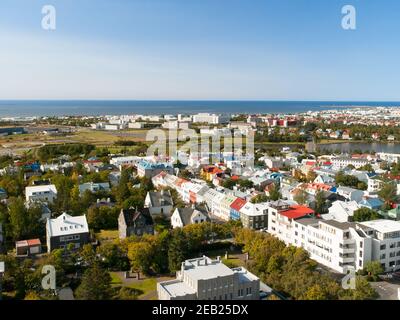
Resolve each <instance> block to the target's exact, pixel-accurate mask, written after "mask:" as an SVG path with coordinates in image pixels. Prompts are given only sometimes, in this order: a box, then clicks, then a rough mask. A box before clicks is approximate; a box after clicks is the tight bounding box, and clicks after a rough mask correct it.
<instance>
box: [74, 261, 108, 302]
mask: <svg viewBox="0 0 400 320" xmlns="http://www.w3.org/2000/svg"><path fill="white" fill-rule="evenodd" d="M75 293H76V294H75V295H76V297H77V298H78V299H80V300H109V299H111V297H112V288H111V276H110V274H109V273H108V272H107V271H106V270H104V269H102V268H100V266H99V265H98V264H94V265H93V266H92V267H91V268H89V269H87V270H86V271H85V273H84V274H83V277H82V281H81V284H80V285H79V287H78V288H77V289H76V292H75Z"/></svg>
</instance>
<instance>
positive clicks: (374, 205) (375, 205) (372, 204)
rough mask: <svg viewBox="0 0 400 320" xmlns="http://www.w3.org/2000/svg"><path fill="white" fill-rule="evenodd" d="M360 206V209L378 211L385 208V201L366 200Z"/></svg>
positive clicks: (377, 199)
mask: <svg viewBox="0 0 400 320" xmlns="http://www.w3.org/2000/svg"><path fill="white" fill-rule="evenodd" d="M358 204H359V206H360V207H366V208H369V209H371V210H375V211H378V210H379V209H381V207H382V206H383V201H382V200H381V199H379V198H364V199H362V200H361V201H360V202H359V203H358Z"/></svg>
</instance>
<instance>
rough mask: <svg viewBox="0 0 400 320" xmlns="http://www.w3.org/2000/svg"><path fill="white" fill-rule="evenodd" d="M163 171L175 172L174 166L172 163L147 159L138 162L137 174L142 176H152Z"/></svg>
mask: <svg viewBox="0 0 400 320" xmlns="http://www.w3.org/2000/svg"><path fill="white" fill-rule="evenodd" d="M162 171H165V172H167V173H169V174H173V173H174V168H173V167H172V165H171V164H170V163H154V162H150V161H146V160H142V161H140V162H139V163H138V164H137V174H138V176H139V177H141V178H142V177H146V178H152V177H154V176H156V175H158V174H159V173H160V172H162Z"/></svg>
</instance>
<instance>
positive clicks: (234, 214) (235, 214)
mask: <svg viewBox="0 0 400 320" xmlns="http://www.w3.org/2000/svg"><path fill="white" fill-rule="evenodd" d="M246 203H247V202H246V200H244V199H242V198H236V200H235V201H233V202H232V204H231V211H230V219H231V220H239V219H240V209H242V207H243V206H244V205H245V204H246Z"/></svg>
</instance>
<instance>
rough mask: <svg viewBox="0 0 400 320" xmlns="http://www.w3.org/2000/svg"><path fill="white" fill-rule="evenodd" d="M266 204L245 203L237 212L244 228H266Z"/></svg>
mask: <svg viewBox="0 0 400 320" xmlns="http://www.w3.org/2000/svg"><path fill="white" fill-rule="evenodd" d="M268 208H269V206H268V203H267V202H263V203H251V202H247V203H246V204H245V205H244V206H242V208H241V209H240V210H239V214H240V221H241V222H242V225H243V227H244V228H249V229H253V230H258V229H263V228H267V227H268Z"/></svg>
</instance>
